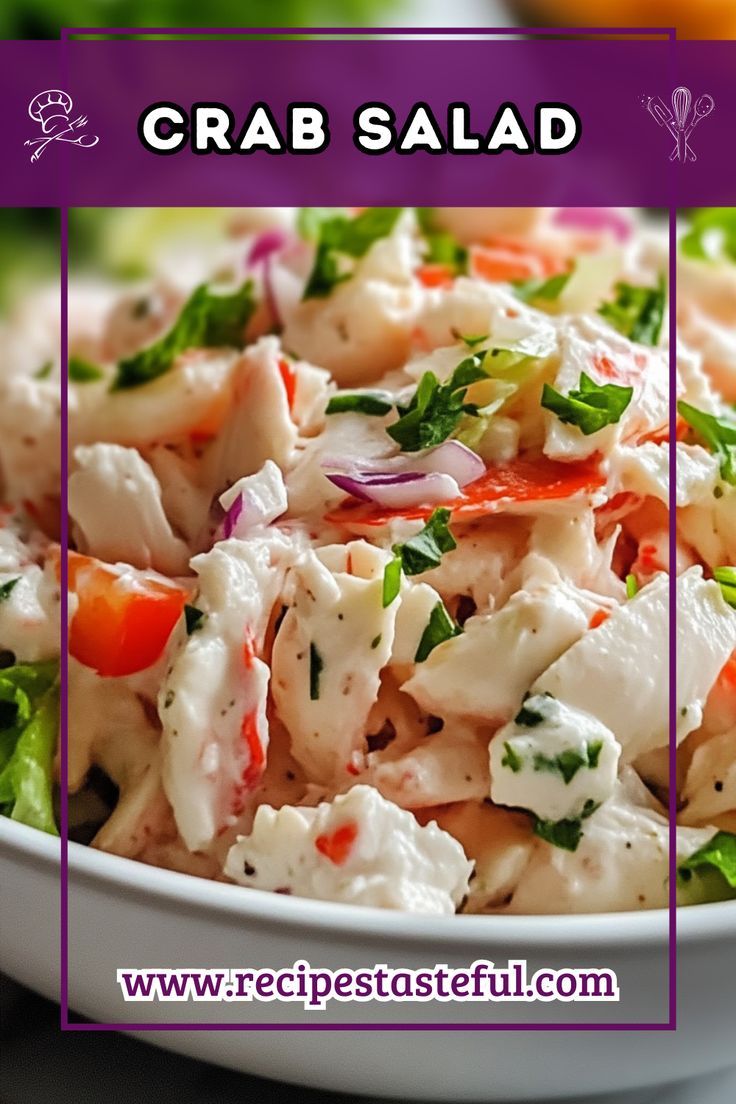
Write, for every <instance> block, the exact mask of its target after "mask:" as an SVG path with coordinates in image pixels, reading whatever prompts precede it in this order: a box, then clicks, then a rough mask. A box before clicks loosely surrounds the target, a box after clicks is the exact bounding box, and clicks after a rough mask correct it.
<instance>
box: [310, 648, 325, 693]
mask: <svg viewBox="0 0 736 1104" xmlns="http://www.w3.org/2000/svg"><path fill="white" fill-rule="evenodd" d="M323 670H324V660H323V659H322V656H321V655H320V654H319V652H318V651H317V646H316V645H315V644H314V643H312V644H310V645H309V699H310V701H319V677H320V675H321V674H322V671H323Z"/></svg>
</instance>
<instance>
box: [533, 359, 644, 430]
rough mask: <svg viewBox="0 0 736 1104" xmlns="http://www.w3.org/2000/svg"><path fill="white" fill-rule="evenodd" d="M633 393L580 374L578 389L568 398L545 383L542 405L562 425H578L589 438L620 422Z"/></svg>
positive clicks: (630, 389)
mask: <svg viewBox="0 0 736 1104" xmlns="http://www.w3.org/2000/svg"><path fill="white" fill-rule="evenodd" d="M633 394H634V388H633V387H619V386H618V385H617V384H615V383H605V384H603V385H601V384H598V383H596V382H595V380H592V379H591V378H590V376H589V375H587V374H586V373H585V372H581V373H580V384H579V387H578V388H577V389H575V390H572V391H571V392H570V393H569V395H562V394H561V393H560V392H559V391H555V389H554V387H551V386H550V385H549V384H548V383H545V385H544V387H543V389H542V406H543V407H544V409H545V410H551V411H552V413H553V414H556V415H557V417H558V418H559V419H560V421H561V422H565V423H566V424H568V425H575V426H577V427H578V429H579V430H580V431H581V432H582V433H584V434H585V436H586V437H587V436H589V435H590V434H591V433H597V432H598V430H599V429H603V428H604V426H608V425H614V424H615V423H616V422H618V421H619V419H620V418H621V415H622V414H623V412H624V410H626V407H627V406H628V405H629V403H630V402H631V398H632V395H633Z"/></svg>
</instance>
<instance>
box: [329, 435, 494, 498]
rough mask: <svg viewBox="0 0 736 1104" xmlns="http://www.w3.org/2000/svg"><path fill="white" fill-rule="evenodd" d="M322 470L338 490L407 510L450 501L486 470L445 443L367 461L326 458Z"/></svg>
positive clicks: (455, 444)
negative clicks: (411, 507)
mask: <svg viewBox="0 0 736 1104" xmlns="http://www.w3.org/2000/svg"><path fill="white" fill-rule="evenodd" d="M322 469H323V470H324V473H325V475H326V477H327V478H328V479H329V480H330V482H331V483H334V485H335V486H336V487H339V488H340V490H341V491H345V492H346V493H347V494H350V495H353V497H354V498H359V499H362V501H364V502H377V503H378V504H379V505H380V506H388V507H408V506H421V505H424V504H429V503H433V502H450V501H451V500H452V499H454V498H457V497H458V495H459V494H460V488H461V487H465V486H467V484H468V483H472V482H474V480H476V479H479V478H480V476H481V475H483V473H484V472H485V470H486V467H485V464H484V463H483V461H482V460H481V458H480V457H479V456H477V455H476V454H475V453H474V452H473V451H472V449H469V448H468V447H467V445H463V444H462V443H461V442H460V441H444V442H443V443H442V444H441V445H438V446H437V447H436V448H433V449H429V450H428V451H427V452H423V453H418V454H417V455H416V456H392V457H389V458H388V459H383V460H381V459H375V460H371V459H366V460H361V461H360V462H359V463H358V462H355V461H352V460H350V459H347V458H334V459H333V458H331V459H327V458H325V459H324V460H323V461H322Z"/></svg>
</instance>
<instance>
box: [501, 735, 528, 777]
mask: <svg viewBox="0 0 736 1104" xmlns="http://www.w3.org/2000/svg"><path fill="white" fill-rule="evenodd" d="M503 747H504V751H505V752H506V754H505V755H504V757H503V759H502V760H501V766H502V767H508V768H509V770H510V771H513V772H514V774H518V773H519V771H520V770H521V769H522V767H523V765H524V763H523V760H522V758H521V756H520V755H519V754H518V753H517V752H516V751H515V750H514V748H513V747H512V746H511V744H510V743H509V742H508V740H505V741H504V745H503Z"/></svg>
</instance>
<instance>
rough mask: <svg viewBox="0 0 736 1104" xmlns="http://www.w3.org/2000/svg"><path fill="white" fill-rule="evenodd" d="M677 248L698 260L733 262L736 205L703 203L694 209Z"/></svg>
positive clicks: (735, 247)
mask: <svg viewBox="0 0 736 1104" xmlns="http://www.w3.org/2000/svg"><path fill="white" fill-rule="evenodd" d="M680 250H681V252H682V253H683V254H684V255H685V256H686V257H693V258H694V259H695V260H698V261H711V262H716V263H717V262H719V261H728V262H731V263H732V264H733V263H734V262H736V208H734V207H703V208H701V209H700V210H699V211H695V212H694V213H693V214H692V215H691V217H690V229H689V231H688V232H687V234H685V235H684V237H683V238H682V240H681V241H680Z"/></svg>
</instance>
